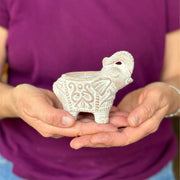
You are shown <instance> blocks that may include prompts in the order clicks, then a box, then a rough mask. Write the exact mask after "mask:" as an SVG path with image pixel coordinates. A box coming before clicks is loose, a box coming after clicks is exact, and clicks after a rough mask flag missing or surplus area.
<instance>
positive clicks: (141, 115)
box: [128, 97, 159, 126]
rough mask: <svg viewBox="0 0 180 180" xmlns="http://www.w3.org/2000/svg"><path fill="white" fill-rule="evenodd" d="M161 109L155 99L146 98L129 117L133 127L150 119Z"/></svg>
mask: <svg viewBox="0 0 180 180" xmlns="http://www.w3.org/2000/svg"><path fill="white" fill-rule="evenodd" d="M158 109H159V103H158V102H157V100H156V99H155V98H153V97H146V98H145V99H144V100H143V101H142V102H141V104H139V105H138V106H137V107H136V108H135V109H134V110H133V111H132V112H131V113H130V114H129V117H128V122H129V124H130V125H131V126H138V125H140V124H141V123H143V122H144V121H146V120H148V119H150V118H151V117H152V116H153V115H154V114H155V113H156V111H157V110H158Z"/></svg>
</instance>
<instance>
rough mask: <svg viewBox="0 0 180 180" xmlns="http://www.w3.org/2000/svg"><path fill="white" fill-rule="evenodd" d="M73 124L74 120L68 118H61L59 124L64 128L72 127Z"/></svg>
mask: <svg viewBox="0 0 180 180" xmlns="http://www.w3.org/2000/svg"><path fill="white" fill-rule="evenodd" d="M73 123H74V120H73V119H72V118H70V117H68V116H63V118H62V121H61V124H63V125H64V126H67V127H69V126H72V125H73Z"/></svg>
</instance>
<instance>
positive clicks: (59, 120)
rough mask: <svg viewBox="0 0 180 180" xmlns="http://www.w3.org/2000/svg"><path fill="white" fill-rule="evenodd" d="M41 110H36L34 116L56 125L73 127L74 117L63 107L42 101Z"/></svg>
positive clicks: (39, 107)
mask: <svg viewBox="0 0 180 180" xmlns="http://www.w3.org/2000/svg"><path fill="white" fill-rule="evenodd" d="M38 109H39V110H37V109H36V110H34V117H36V118H37V119H39V120H41V121H43V122H45V123H47V124H49V125H52V126H56V127H71V126H72V125H73V124H74V123H75V119H74V117H73V116H72V115H71V114H70V113H68V112H67V111H64V110H62V109H57V108H54V107H53V106H51V105H50V104H47V103H46V104H45V103H41V104H39V106H38Z"/></svg>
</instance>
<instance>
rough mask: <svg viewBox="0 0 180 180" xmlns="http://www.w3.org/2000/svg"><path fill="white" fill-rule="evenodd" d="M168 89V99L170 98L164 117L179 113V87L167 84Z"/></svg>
mask: <svg viewBox="0 0 180 180" xmlns="http://www.w3.org/2000/svg"><path fill="white" fill-rule="evenodd" d="M168 88H169V90H170V99H171V100H172V102H171V104H170V106H169V110H168V112H167V115H166V116H165V117H173V116H179V115H180V89H178V88H177V87H175V86H173V85H170V84H168Z"/></svg>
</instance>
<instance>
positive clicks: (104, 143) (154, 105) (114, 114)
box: [0, 28, 180, 149]
mask: <svg viewBox="0 0 180 180" xmlns="http://www.w3.org/2000/svg"><path fill="white" fill-rule="evenodd" d="M179 34H180V32H179V31H176V32H172V33H170V34H168V35H167V38H166V53H165V61H164V68H163V73H162V77H161V81H162V82H155V83H152V84H150V85H147V86H145V87H143V88H141V89H137V90H135V91H133V92H131V93H129V94H127V95H126V96H125V97H124V99H123V100H122V101H121V102H120V103H119V105H118V106H117V107H113V108H112V109H111V112H110V123H108V124H97V123H95V122H94V121H93V120H92V119H90V118H89V117H87V116H81V117H80V120H78V121H75V119H74V118H73V117H72V116H71V115H70V114H69V113H68V112H66V111H64V110H63V109H62V105H61V103H60V102H59V101H58V99H57V98H56V96H55V95H54V93H53V92H51V91H49V90H46V89H41V88H37V87H34V86H32V85H29V84H20V85H18V86H16V87H12V86H9V85H7V84H4V83H0V94H1V96H0V109H1V111H0V117H1V119H2V118H5V117H20V118H21V119H22V120H24V121H25V122H26V123H28V124H29V125H30V126H32V127H33V128H34V129H36V130H37V131H38V132H39V133H40V134H41V135H42V136H44V137H54V138H60V137H62V136H68V137H74V138H73V140H72V141H71V143H70V145H71V147H72V148H74V149H78V148H81V147H110V146H124V145H127V144H130V143H134V142H136V141H138V140H140V139H142V138H143V137H145V136H147V135H148V134H151V133H153V132H155V131H156V130H157V129H158V127H159V124H160V122H161V120H162V119H163V117H164V116H165V115H166V114H170V113H173V112H175V111H176V110H177V109H178V108H179V107H178V106H179V103H178V102H180V96H179V95H178V93H177V92H176V91H175V90H173V89H171V88H169V86H168V84H172V85H174V86H176V87H177V88H180V85H179V84H178V80H179V78H180V72H179V70H178V66H177V64H178V63H179V54H178V53H179V52H178V41H179V39H178V38H179ZM7 35H8V31H7V30H6V29H4V28H0V74H2V71H3V67H4V64H5V60H6V48H5V44H6V39H7ZM177 37H178V38H177ZM32 104H33V106H32ZM39 109H41V111H39ZM63 117H64V118H63ZM12 120H13V119H12ZM119 127H125V128H120V129H119Z"/></svg>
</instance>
